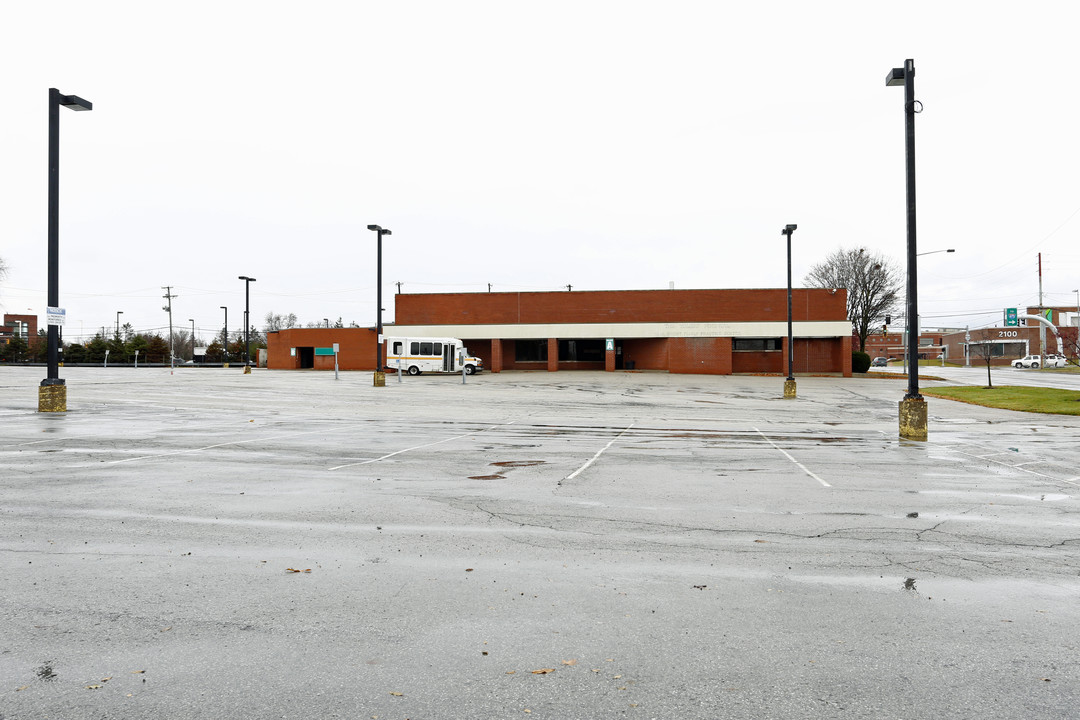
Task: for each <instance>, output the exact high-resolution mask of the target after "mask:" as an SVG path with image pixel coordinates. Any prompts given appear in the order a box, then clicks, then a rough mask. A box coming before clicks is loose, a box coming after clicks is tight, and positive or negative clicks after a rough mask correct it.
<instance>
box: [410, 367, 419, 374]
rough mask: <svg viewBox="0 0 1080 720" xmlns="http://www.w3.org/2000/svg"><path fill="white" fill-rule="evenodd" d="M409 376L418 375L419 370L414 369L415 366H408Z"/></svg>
mask: <svg viewBox="0 0 1080 720" xmlns="http://www.w3.org/2000/svg"><path fill="white" fill-rule="evenodd" d="M409 374H410V375H419V374H420V368H418V367H416V366H415V365H410V366H409Z"/></svg>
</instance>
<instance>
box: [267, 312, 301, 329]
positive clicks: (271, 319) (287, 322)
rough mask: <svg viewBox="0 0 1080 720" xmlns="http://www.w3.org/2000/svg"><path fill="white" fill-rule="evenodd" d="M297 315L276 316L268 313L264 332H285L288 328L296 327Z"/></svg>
mask: <svg viewBox="0 0 1080 720" xmlns="http://www.w3.org/2000/svg"><path fill="white" fill-rule="evenodd" d="M296 326H297V325H296V314H295V313H289V314H288V315H276V314H274V313H272V312H268V313H266V319H265V324H264V325H263V330H265V331H266V332H275V331H277V330H284V329H286V328H291V327H296Z"/></svg>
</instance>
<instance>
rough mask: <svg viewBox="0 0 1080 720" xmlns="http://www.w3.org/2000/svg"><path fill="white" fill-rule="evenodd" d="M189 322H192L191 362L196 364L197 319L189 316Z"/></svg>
mask: <svg viewBox="0 0 1080 720" xmlns="http://www.w3.org/2000/svg"><path fill="white" fill-rule="evenodd" d="M188 322H189V323H191V364H192V365H194V364H195V321H194V320H192V319H191V318H188Z"/></svg>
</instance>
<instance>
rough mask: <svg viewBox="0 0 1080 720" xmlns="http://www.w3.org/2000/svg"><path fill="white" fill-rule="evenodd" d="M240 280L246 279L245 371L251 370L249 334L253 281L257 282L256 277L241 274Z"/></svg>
mask: <svg viewBox="0 0 1080 720" xmlns="http://www.w3.org/2000/svg"><path fill="white" fill-rule="evenodd" d="M238 279H240V280H243V281H244V367H245V370H244V372H251V338H250V335H249V332H250V331H249V329H250V328H251V302H250V301H251V292H250V288H251V283H253V282H255V278H253V277H248V276H247V275H240V276H239V278H238Z"/></svg>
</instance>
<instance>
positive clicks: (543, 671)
mask: <svg viewBox="0 0 1080 720" xmlns="http://www.w3.org/2000/svg"><path fill="white" fill-rule="evenodd" d="M553 672H555V668H540V669H539V670H533V671H532V674H533V675H547V674H548V673H553Z"/></svg>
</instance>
